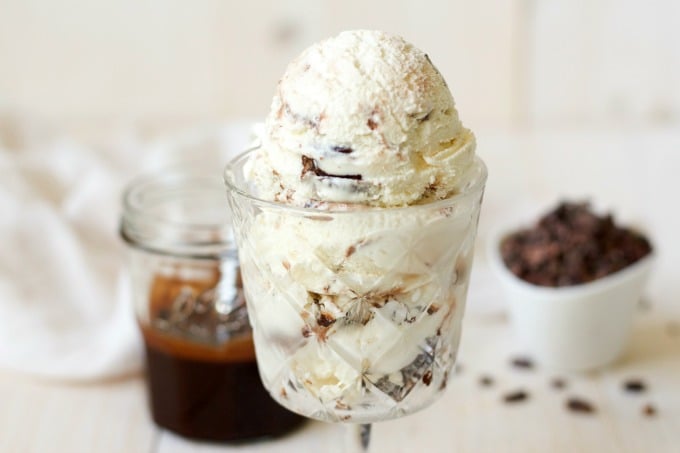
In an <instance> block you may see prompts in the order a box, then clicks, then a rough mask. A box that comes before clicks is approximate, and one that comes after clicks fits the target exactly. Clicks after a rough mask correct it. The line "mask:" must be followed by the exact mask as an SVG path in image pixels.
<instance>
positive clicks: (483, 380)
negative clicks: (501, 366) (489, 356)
mask: <svg viewBox="0 0 680 453" xmlns="http://www.w3.org/2000/svg"><path fill="white" fill-rule="evenodd" d="M493 384H494V380H493V378H492V377H491V376H486V375H484V376H481V377H480V378H479V385H481V386H482V387H491V386H493Z"/></svg>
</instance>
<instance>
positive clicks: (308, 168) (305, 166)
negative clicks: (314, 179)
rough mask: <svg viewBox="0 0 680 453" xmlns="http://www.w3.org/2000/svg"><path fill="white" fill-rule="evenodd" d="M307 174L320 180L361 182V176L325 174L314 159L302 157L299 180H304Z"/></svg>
mask: <svg viewBox="0 0 680 453" xmlns="http://www.w3.org/2000/svg"><path fill="white" fill-rule="evenodd" d="M309 172H312V173H314V174H315V175H316V176H319V177H321V178H342V179H354V180H357V181H361V180H362V176H361V175H333V174H330V173H326V172H325V171H323V170H322V169H320V168H319V167H318V166H317V164H316V161H315V160H314V159H312V158H311V157H307V156H302V172H301V173H300V178H304V177H305V175H306V174H307V173H309Z"/></svg>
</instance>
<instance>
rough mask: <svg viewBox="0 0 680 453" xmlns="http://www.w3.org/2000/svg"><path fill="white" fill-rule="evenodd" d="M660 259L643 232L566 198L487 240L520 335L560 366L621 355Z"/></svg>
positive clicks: (589, 364) (601, 362)
mask: <svg viewBox="0 0 680 453" xmlns="http://www.w3.org/2000/svg"><path fill="white" fill-rule="evenodd" d="M653 256H654V253H653V247H652V244H651V242H650V240H649V239H648V238H647V237H646V236H645V234H644V233H642V232H641V231H638V230H635V229H633V228H628V227H624V226H620V225H617V223H616V222H615V219H614V218H613V216H612V215H611V214H604V215H600V214H598V213H596V212H595V211H594V210H592V209H591V207H590V205H589V204H588V203H577V202H567V201H564V202H560V203H559V204H558V205H557V206H556V207H555V208H554V209H552V210H550V211H549V212H547V213H546V214H545V215H543V216H541V217H540V218H539V219H538V220H537V221H535V222H534V223H533V224H530V225H528V226H525V227H521V228H516V229H512V230H504V231H499V232H498V233H497V234H495V235H493V237H492V240H491V241H490V242H489V244H488V257H489V263H490V266H491V268H492V270H493V272H494V274H495V275H496V277H497V278H498V280H499V281H500V283H501V285H502V287H503V289H504V293H505V295H506V299H507V302H508V304H509V311H510V317H511V320H512V324H513V327H514V329H515V332H516V335H517V337H518V338H519V340H520V341H521V342H522V343H523V346H524V348H525V349H526V350H527V351H528V352H529V353H531V354H532V355H533V356H534V357H535V358H536V360H537V361H538V362H540V363H542V364H544V365H545V366H547V367H549V368H554V369H560V370H587V369H593V368H599V367H602V366H605V365H607V364H610V363H612V362H614V361H615V360H616V359H617V358H619V357H620V356H621V354H622V352H623V351H624V349H625V346H626V343H627V341H628V339H629V336H630V328H631V324H632V318H633V313H634V311H635V307H636V306H637V303H638V301H639V299H640V297H641V295H642V291H643V289H644V286H645V282H646V280H647V277H648V275H649V272H650V269H651V266H652V262H653Z"/></svg>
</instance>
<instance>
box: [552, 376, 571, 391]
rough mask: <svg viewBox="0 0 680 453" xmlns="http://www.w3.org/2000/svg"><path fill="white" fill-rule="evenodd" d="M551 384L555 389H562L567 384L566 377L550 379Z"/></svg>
mask: <svg viewBox="0 0 680 453" xmlns="http://www.w3.org/2000/svg"><path fill="white" fill-rule="evenodd" d="M550 386H551V387H552V388H554V389H555V390H562V389H563V388H565V387H566V386H567V382H566V381H565V380H564V379H561V378H555V379H553V380H552V381H550Z"/></svg>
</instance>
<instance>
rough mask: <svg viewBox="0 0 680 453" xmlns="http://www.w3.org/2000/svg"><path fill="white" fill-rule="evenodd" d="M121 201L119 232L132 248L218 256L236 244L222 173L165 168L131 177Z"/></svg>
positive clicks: (172, 253)
mask: <svg viewBox="0 0 680 453" xmlns="http://www.w3.org/2000/svg"><path fill="white" fill-rule="evenodd" d="M121 201H122V210H123V212H122V215H121V222H120V236H121V238H122V239H123V240H124V241H125V242H127V243H128V245H130V246H131V247H133V248H139V249H142V250H146V251H149V252H153V253H157V254H165V255H181V256H185V257H193V258H214V257H216V256H219V255H221V254H222V253H223V251H224V250H225V249H226V248H230V247H232V244H233V237H232V229H231V218H230V215H229V205H228V203H227V199H226V195H225V194H224V186H223V185H222V182H221V181H220V178H219V174H215V175H213V174H210V173H209V172H207V171H203V170H197V169H195V168H191V167H180V166H173V167H165V168H161V169H159V170H157V171H154V172H150V173H146V174H142V175H140V176H138V177H136V178H134V179H133V180H131V181H130V183H129V184H128V185H127V186H126V188H125V189H124V191H123V193H122V200H121Z"/></svg>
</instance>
